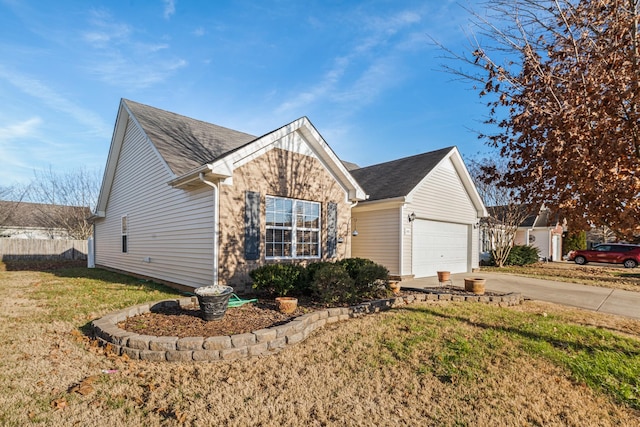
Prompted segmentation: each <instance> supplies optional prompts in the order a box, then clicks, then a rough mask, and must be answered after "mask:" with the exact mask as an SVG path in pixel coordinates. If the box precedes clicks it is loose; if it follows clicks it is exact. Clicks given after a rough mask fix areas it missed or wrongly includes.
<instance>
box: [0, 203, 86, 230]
mask: <svg viewBox="0 0 640 427" xmlns="http://www.w3.org/2000/svg"><path fill="white" fill-rule="evenodd" d="M61 209H62V212H71V211H75V212H76V214H77V215H79V216H84V217H87V218H88V217H89V216H90V215H91V210H90V209H89V208H88V207H82V206H67V205H49V204H43V203H30V202H11V201H5V200H0V227H34V228H43V227H44V228H50V227H51V226H52V223H51V221H52V219H54V220H55V219H56V218H59V217H60V210H61ZM62 226H63V225H60V227H62Z"/></svg>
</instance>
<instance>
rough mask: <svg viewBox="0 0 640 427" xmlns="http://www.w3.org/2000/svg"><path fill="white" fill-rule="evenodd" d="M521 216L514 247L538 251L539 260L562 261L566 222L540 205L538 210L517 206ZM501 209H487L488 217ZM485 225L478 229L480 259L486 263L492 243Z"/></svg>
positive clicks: (514, 238)
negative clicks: (531, 247)
mask: <svg viewBox="0 0 640 427" xmlns="http://www.w3.org/2000/svg"><path fill="white" fill-rule="evenodd" d="M518 207H519V208H520V209H521V210H522V213H523V215H522V216H521V218H524V219H522V221H521V222H520V224H519V225H518V228H517V230H516V233H515V236H514V237H513V244H514V245H530V246H533V247H535V248H537V249H538V254H539V257H540V259H541V260H544V261H560V260H562V236H563V234H564V232H565V231H566V228H567V227H566V221H565V220H562V219H561V218H560V216H559V215H557V214H554V213H553V212H551V211H550V210H549V209H548V208H547V207H545V206H544V205H542V206H541V207H540V208H539V209H536V208H535V207H531V206H527V205H519V206H518ZM501 208H502V207H495V206H493V207H489V208H488V211H489V215H491V214H492V213H493V212H495V211H496V210H497V209H501ZM486 227H487V225H486V224H485V225H481V228H480V258H481V259H482V260H484V261H487V260H489V259H490V257H491V253H490V252H491V246H492V243H491V242H490V239H489V237H488V233H487V230H486Z"/></svg>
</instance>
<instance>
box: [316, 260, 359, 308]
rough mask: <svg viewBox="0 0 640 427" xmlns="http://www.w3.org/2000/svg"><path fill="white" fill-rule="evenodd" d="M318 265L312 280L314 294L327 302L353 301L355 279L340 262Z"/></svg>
mask: <svg viewBox="0 0 640 427" xmlns="http://www.w3.org/2000/svg"><path fill="white" fill-rule="evenodd" d="M322 264H323V265H320V266H318V267H317V270H316V271H315V273H314V275H313V281H312V282H311V289H312V291H313V293H314V295H315V296H316V297H317V298H318V299H319V300H320V301H321V302H323V303H325V304H335V303H343V302H348V301H351V300H352V298H353V279H351V277H350V276H349V273H347V270H345V268H344V267H343V266H342V265H340V264H333V263H322Z"/></svg>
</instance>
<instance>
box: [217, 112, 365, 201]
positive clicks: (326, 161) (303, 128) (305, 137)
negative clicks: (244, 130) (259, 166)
mask: <svg viewBox="0 0 640 427" xmlns="http://www.w3.org/2000/svg"><path fill="white" fill-rule="evenodd" d="M276 147H277V148H282V149H285V150H288V151H292V152H297V153H301V154H305V155H310V154H313V155H314V156H315V157H316V158H317V159H318V160H320V161H321V162H322V163H323V165H324V166H325V167H326V168H327V170H328V172H329V173H330V174H331V175H332V176H333V177H334V179H336V181H338V182H339V183H340V184H341V185H342V187H343V188H344V189H345V192H346V193H347V194H348V199H349V200H351V201H355V200H365V199H366V197H367V196H366V194H365V192H364V190H363V189H362V188H361V187H360V185H359V184H358V183H357V182H356V180H355V179H354V178H353V177H352V176H351V174H350V173H349V172H348V171H347V169H346V168H345V167H344V165H343V164H342V162H341V161H340V160H339V159H338V157H337V156H336V155H335V154H334V153H333V151H332V150H331V148H330V147H329V145H328V144H327V143H326V142H325V141H324V139H323V138H322V136H320V134H319V133H318V132H317V131H316V130H315V128H314V127H313V125H312V124H311V123H310V122H309V119H307V118H306V117H302V118H300V119H298V120H295V121H293V122H291V123H289V124H287V125H285V126H283V127H281V128H280V129H277V130H275V131H273V132H271V133H269V134H267V135H264V136H263V137H261V138H258V139H257V140H255V141H253V142H251V143H249V144H247V145H245V146H243V147H241V148H240V149H238V150H236V151H234V152H232V153H230V154H229V155H227V156H225V157H223V158H221V159H218V160H216V161H214V162H213V163H211V164H209V165H208V166H209V168H210V169H211V172H212V173H213V174H215V175H218V176H228V177H231V176H232V175H233V171H234V169H236V168H238V167H240V166H242V165H244V164H246V163H248V162H250V161H252V160H254V159H256V158H258V157H260V156H261V155H263V154H265V153H266V152H268V151H269V150H271V149H273V148H276ZM309 150H311V152H309Z"/></svg>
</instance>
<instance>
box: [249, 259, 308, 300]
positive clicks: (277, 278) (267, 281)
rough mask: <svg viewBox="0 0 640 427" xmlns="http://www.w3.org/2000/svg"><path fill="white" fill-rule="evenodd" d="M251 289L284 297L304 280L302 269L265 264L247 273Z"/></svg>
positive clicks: (292, 265)
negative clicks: (251, 280)
mask: <svg viewBox="0 0 640 427" xmlns="http://www.w3.org/2000/svg"><path fill="white" fill-rule="evenodd" d="M249 276H250V277H251V279H253V285H252V286H253V288H254V289H257V290H259V291H263V292H266V293H268V294H271V295H278V296H285V295H287V294H288V293H289V292H291V291H293V290H294V289H296V287H298V286H299V284H300V283H301V280H302V279H303V278H304V267H301V266H299V265H296V264H266V265H263V266H262V267H258V268H256V269H255V270H253V271H251V272H250V273H249Z"/></svg>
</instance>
